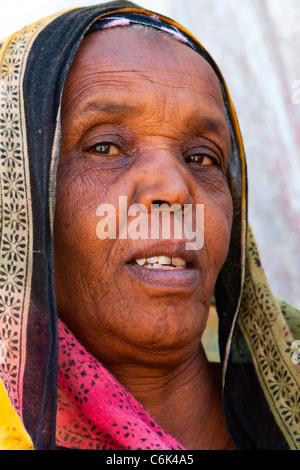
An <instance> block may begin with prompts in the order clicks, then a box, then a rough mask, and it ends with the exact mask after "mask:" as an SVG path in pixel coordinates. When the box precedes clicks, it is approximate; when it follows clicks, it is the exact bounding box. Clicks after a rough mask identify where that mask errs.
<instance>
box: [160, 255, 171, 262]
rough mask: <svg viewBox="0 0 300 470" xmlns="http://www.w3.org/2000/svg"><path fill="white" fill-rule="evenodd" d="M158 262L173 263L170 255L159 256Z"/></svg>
mask: <svg viewBox="0 0 300 470" xmlns="http://www.w3.org/2000/svg"><path fill="white" fill-rule="evenodd" d="M158 262H159V264H172V260H171V258H169V257H168V256H159V257H158Z"/></svg>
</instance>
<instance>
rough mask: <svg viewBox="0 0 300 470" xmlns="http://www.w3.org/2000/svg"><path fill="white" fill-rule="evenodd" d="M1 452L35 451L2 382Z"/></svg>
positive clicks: (0, 415)
mask: <svg viewBox="0 0 300 470" xmlns="http://www.w3.org/2000/svg"><path fill="white" fill-rule="evenodd" d="M0 450H34V449H33V445H32V442H31V439H30V436H29V435H28V434H27V432H26V431H25V429H24V426H23V424H22V423H21V420H20V418H19V416H18V415H17V414H16V412H15V411H14V409H13V407H12V405H11V403H10V401H9V399H8V396H7V395H6V392H5V389H4V387H3V385H2V382H1V381H0Z"/></svg>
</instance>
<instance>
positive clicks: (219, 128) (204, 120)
mask: <svg viewBox="0 0 300 470" xmlns="http://www.w3.org/2000/svg"><path fill="white" fill-rule="evenodd" d="M187 125H188V127H190V128H192V129H195V130H198V131H202V132H207V133H209V132H212V133H214V134H222V135H223V134H224V133H226V132H229V128H228V124H227V121H226V119H225V116H224V121H223V120H221V119H215V118H211V117H210V116H206V115H203V114H201V113H195V114H194V115H193V116H192V117H190V118H189V119H188V120H187Z"/></svg>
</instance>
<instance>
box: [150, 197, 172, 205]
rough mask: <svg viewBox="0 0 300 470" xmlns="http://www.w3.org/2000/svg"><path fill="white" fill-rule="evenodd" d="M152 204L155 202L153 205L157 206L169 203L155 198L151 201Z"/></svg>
mask: <svg viewBox="0 0 300 470" xmlns="http://www.w3.org/2000/svg"><path fill="white" fill-rule="evenodd" d="M152 204H153V205H154V204H155V205H157V206H162V205H163V204H168V205H169V203H168V202H166V201H162V200H160V199H157V200H156V201H153V202H152Z"/></svg>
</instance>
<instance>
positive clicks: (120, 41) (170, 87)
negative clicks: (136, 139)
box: [62, 26, 224, 127]
mask: <svg viewBox="0 0 300 470" xmlns="http://www.w3.org/2000/svg"><path fill="white" fill-rule="evenodd" d="M187 90H188V91H189V92H190V93H195V97H196V96H197V95H198V96H199V95H201V96H202V97H203V98H204V100H205V98H206V97H207V101H208V102H209V101H210V104H211V100H212V101H213V103H214V104H215V105H216V108H219V110H220V114H222V117H223V116H224V103H223V97H222V93H221V89H220V85H219V81H218V78H217V76H216V75H215V73H214V71H213V69H212V68H211V66H210V65H209V64H208V63H207V62H206V60H205V59H204V58H203V57H201V56H200V55H199V54H198V53H197V52H195V51H194V50H192V49H191V48H190V47H188V46H187V45H185V44H183V43H181V42H179V41H178V40H176V39H174V38H172V37H170V36H169V35H167V34H165V33H163V32H160V31H158V30H155V29H153V28H143V29H140V28H139V29H137V28H135V27H132V26H130V27H114V28H110V29H107V30H101V31H97V32H94V33H92V34H90V35H89V36H87V37H86V38H84V39H83V41H82V43H81V45H80V47H79V49H78V51H77V53H76V56H75V58H74V61H73V63H72V65H71V67H70V70H69V73H68V76H67V80H66V84H65V89H64V95H63V107H62V117H63V118H64V117H66V118H67V119H68V116H70V115H72V116H73V117H74V112H75V113H76V112H78V113H80V117H82V116H83V115H84V113H85V111H86V110H88V112H89V113H90V112H92V111H93V110H94V111H95V112H97V111H98V110H99V109H98V108H99V100H96V101H97V102H96V101H95V100H94V99H92V96H93V95H94V96H95V94H96V92H97V93H98V96H99V95H101V112H106V111H107V112H109V113H116V114H118V115H119V116H120V117H121V116H122V117H126V115H129V114H130V115H131V116H133V115H134V113H136V115H139V114H141V113H142V112H144V111H145V107H146V106H147V100H146V99H145V100H143V96H144V97H146V96H148V97H150V96H151V94H152V98H151V99H152V100H156V99H157V100H159V101H160V102H161V103H162V108H163V106H164V105H165V103H167V102H168V99H167V97H168V98H169V97H171V98H172V93H173V95H174V96H175V95H176V99H177V100H178V105H180V104H181V105H184V103H185V96H186V95H185V93H186V91H187ZM180 93H181V94H180ZM113 95H115V96H116V95H118V98H117V102H112V100H111V98H112V96H113ZM181 96H182V100H180V98H181ZM137 100H138V101H139V102H137ZM148 103H149V99H148ZM223 127H224V126H223Z"/></svg>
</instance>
